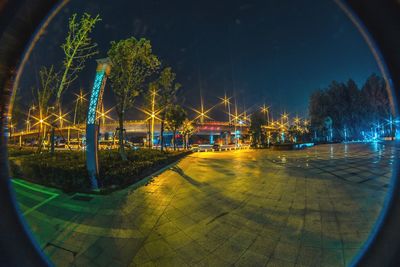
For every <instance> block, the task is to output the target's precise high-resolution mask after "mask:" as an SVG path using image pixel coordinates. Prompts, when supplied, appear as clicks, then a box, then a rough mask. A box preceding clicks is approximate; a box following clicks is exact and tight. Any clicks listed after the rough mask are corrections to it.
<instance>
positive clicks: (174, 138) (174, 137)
mask: <svg viewBox="0 0 400 267" xmlns="http://www.w3.org/2000/svg"><path fill="white" fill-rule="evenodd" d="M173 134H174V136H173V137H172V138H173V140H174V151H175V150H176V130H174V132H173Z"/></svg>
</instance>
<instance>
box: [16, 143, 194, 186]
mask: <svg viewBox="0 0 400 267" xmlns="http://www.w3.org/2000/svg"><path fill="white" fill-rule="evenodd" d="M185 154H186V153H184V152H161V151H158V150H148V149H143V150H138V151H129V152H128V153H127V156H128V160H127V161H121V159H120V155H119V154H118V152H116V151H100V153H99V165H100V170H99V172H100V173H99V179H98V183H99V186H100V187H101V188H102V189H103V190H105V191H108V190H109V189H117V188H123V187H126V186H128V185H130V184H133V183H135V182H137V181H139V180H140V179H142V178H144V177H146V176H147V175H149V174H151V173H153V172H154V171H156V170H158V169H160V168H162V167H164V166H166V165H167V164H170V163H172V162H174V161H176V160H178V159H179V158H180V157H182V156H183V155H185ZM10 171H11V175H12V177H16V178H22V179H26V180H28V181H31V182H34V183H38V184H42V185H45V186H51V187H56V188H60V189H62V190H64V191H66V192H86V191H88V190H89V188H90V184H89V178H88V174H87V171H86V161H85V154H84V153H82V152H78V151H62V152H57V153H55V155H51V154H50V153H42V154H26V155H25V154H24V155H21V156H13V157H10Z"/></svg>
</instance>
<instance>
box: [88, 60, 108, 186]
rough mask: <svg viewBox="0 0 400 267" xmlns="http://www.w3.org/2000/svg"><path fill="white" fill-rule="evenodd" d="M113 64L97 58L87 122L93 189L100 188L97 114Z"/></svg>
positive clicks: (90, 174)
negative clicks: (98, 181)
mask: <svg viewBox="0 0 400 267" xmlns="http://www.w3.org/2000/svg"><path fill="white" fill-rule="evenodd" d="M110 71H111V65H110V62H109V59H108V58H105V59H99V60H97V69H96V76H95V80H94V84H93V88H92V92H91V95H90V102H89V109H88V115H87V122H86V166H87V170H88V173H89V178H90V184H91V189H92V190H98V188H99V186H98V184H97V177H98V175H99V163H98V140H97V139H98V132H97V125H96V117H97V116H96V114H97V107H98V104H99V103H101V102H102V97H103V92H104V86H105V84H106V80H107V76H108V75H109V74H110Z"/></svg>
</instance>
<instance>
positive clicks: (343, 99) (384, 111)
mask: <svg viewBox="0 0 400 267" xmlns="http://www.w3.org/2000/svg"><path fill="white" fill-rule="evenodd" d="M309 115H310V119H311V126H312V129H313V132H314V135H315V136H318V137H327V136H330V138H333V139H336V140H359V139H365V138H368V137H370V136H371V135H374V134H376V133H377V132H380V133H383V132H385V131H387V130H388V127H390V125H388V123H387V122H388V120H389V119H390V118H391V109H390V102H389V96H388V92H387V89H386V84H385V81H384V80H383V79H382V78H381V77H379V76H377V75H376V74H372V75H371V76H370V77H368V79H367V80H366V82H365V83H364V85H363V86H362V87H361V88H359V87H358V86H357V84H356V83H355V82H354V81H353V80H349V81H347V82H346V83H342V82H337V81H333V82H332V83H331V84H330V85H329V87H328V88H326V89H323V90H322V89H321V90H317V91H315V92H314V93H313V94H312V95H311V96H310V101H309ZM390 134H391V135H393V130H391V131H390Z"/></svg>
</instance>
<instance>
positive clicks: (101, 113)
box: [96, 105, 114, 125]
mask: <svg viewBox="0 0 400 267" xmlns="http://www.w3.org/2000/svg"><path fill="white" fill-rule="evenodd" d="M113 109H114V107H112V108H110V109H108V110H104V106H103V105H101V111H98V110H97V111H96V112H97V116H96V120H98V119H101V120H102V123H103V125H104V124H105V123H106V119H109V120H112V118H111V117H110V116H109V115H108V114H109V113H110V112H111V111H112V110H113Z"/></svg>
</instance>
